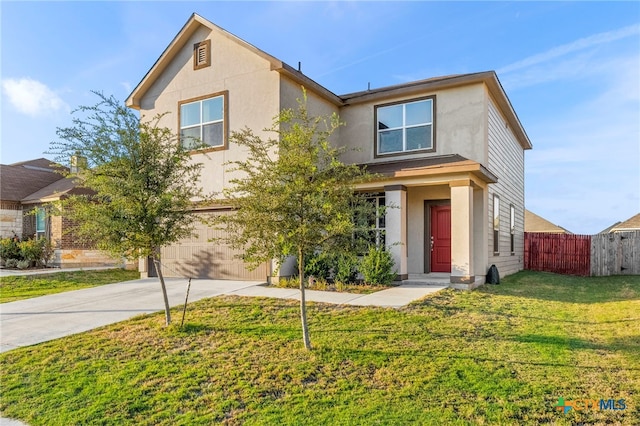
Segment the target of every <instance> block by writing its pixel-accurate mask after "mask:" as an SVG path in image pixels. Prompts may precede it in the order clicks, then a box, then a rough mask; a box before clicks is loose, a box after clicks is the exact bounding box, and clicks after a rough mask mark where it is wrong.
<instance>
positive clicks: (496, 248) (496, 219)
mask: <svg viewBox="0 0 640 426" xmlns="http://www.w3.org/2000/svg"><path fill="white" fill-rule="evenodd" d="M493 254H500V197H498V196H497V195H495V194H494V196H493Z"/></svg>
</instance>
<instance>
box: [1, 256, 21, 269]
mask: <svg viewBox="0 0 640 426" xmlns="http://www.w3.org/2000/svg"><path fill="white" fill-rule="evenodd" d="M18 262H19V261H18V259H15V258H13V259H6V260H5V261H4V267H5V268H15V267H17V266H18Z"/></svg>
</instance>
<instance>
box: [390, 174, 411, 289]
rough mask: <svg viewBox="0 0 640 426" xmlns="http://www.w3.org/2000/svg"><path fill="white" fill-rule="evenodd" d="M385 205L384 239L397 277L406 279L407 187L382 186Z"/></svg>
mask: <svg viewBox="0 0 640 426" xmlns="http://www.w3.org/2000/svg"><path fill="white" fill-rule="evenodd" d="M384 196H385V205H386V206H387V214H386V216H385V240H386V244H387V247H388V248H389V251H390V252H391V256H392V257H393V261H394V262H395V265H396V269H397V271H398V272H397V273H398V277H397V278H398V279H399V280H406V279H407V278H409V276H408V274H407V187H406V186H404V185H389V186H385V187H384Z"/></svg>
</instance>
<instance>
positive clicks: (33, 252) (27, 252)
mask: <svg viewBox="0 0 640 426" xmlns="http://www.w3.org/2000/svg"><path fill="white" fill-rule="evenodd" d="M18 247H19V248H20V253H21V255H22V258H23V259H24V260H26V261H27V262H28V263H29V265H30V266H31V265H34V266H40V265H46V264H47V262H48V261H49V259H51V255H52V254H53V250H52V247H51V243H50V242H49V240H47V239H46V238H41V239H39V240H36V239H32V240H24V241H21V242H19V243H18Z"/></svg>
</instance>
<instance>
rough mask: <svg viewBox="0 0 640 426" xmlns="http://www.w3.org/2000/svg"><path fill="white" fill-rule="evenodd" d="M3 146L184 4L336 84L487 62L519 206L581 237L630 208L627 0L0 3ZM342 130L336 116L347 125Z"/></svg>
mask: <svg viewBox="0 0 640 426" xmlns="http://www.w3.org/2000/svg"><path fill="white" fill-rule="evenodd" d="M0 8H1V9H0V15H1V16H0V18H1V27H2V29H1V31H2V32H1V43H2V44H1V48H2V50H1V64H0V65H1V68H0V72H1V73H0V77H1V80H2V85H1V87H2V103H1V110H0V115H1V120H2V121H1V137H2V139H1V151H0V161H1V162H2V163H3V164H9V163H13V162H17V161H24V160H28V159H33V158H38V157H42V156H45V157H46V155H44V152H45V151H46V150H47V148H48V146H49V143H50V142H51V141H52V140H55V138H56V135H55V130H56V128H57V127H61V126H65V125H68V124H69V122H70V111H71V110H72V109H73V108H75V107H77V106H79V105H92V104H93V103H95V101H96V98H95V96H94V95H92V94H91V92H90V91H91V90H99V91H103V92H104V93H106V94H113V95H114V96H116V97H117V98H119V99H122V100H124V99H125V98H126V97H127V95H128V94H129V93H130V91H131V89H132V88H133V87H135V85H136V84H137V83H138V82H139V81H140V79H141V78H142V77H143V76H144V75H145V73H146V72H147V71H148V70H149V68H150V67H151V66H152V65H153V63H154V62H155V60H156V59H157V58H158V56H159V55H160V54H161V53H162V51H163V50H164V48H165V47H166V46H167V45H168V43H169V42H170V41H171V40H172V38H173V37H174V36H175V34H176V33H177V32H178V31H179V30H180V28H181V27H182V26H183V25H184V23H185V22H186V21H187V19H188V18H189V16H190V15H191V13H193V12H196V13H198V14H200V15H202V16H203V17H205V18H207V19H209V20H210V21H212V22H214V23H216V24H217V25H219V26H221V27H223V28H225V29H226V30H227V31H230V32H231V33H233V34H235V35H237V36H239V37H241V38H243V39H244V40H246V41H248V42H249V43H251V44H253V45H255V46H257V47H258V48H260V49H262V50H264V51H266V52H268V53H269V54H271V55H273V56H275V57H277V58H279V59H281V60H283V61H284V62H287V63H289V64H290V65H292V66H295V67H297V64H298V62H299V61H300V62H302V71H303V72H304V73H305V74H306V75H308V76H309V77H311V78H312V79H314V80H316V81H317V82H318V83H320V84H322V85H324V86H325V87H327V88H328V89H329V90H331V91H333V92H334V93H336V94H345V93H350V92H355V91H359V90H364V89H366V88H367V85H368V84H369V83H370V84H371V88H377V87H382V86H387V85H391V84H398V83H403V82H407V81H411V80H417V79H423V78H429V77H435V76H441V75H448V74H459V73H471V72H479V71H487V70H495V71H496V72H497V73H498V77H499V79H500V81H501V82H502V85H503V86H504V88H505V90H506V92H507V95H508V96H509V98H510V100H511V103H512V104H513V106H514V108H515V110H516V112H517V114H518V116H519V118H520V120H521V122H522V124H523V125H524V127H525V129H526V131H527V133H528V135H529V137H530V139H531V141H532V142H533V145H534V149H533V150H531V151H528V152H527V153H526V157H525V158H526V195H525V199H526V207H527V208H528V209H530V210H532V211H533V212H535V213H537V214H539V215H541V216H543V217H545V218H546V219H548V220H550V221H552V222H554V223H556V224H558V225H561V226H563V227H565V228H567V229H569V230H570V231H572V232H575V233H587V234H592V233H596V232H599V231H601V230H602V229H604V228H605V227H607V226H609V225H611V224H612V223H614V222H616V221H619V220H625V219H627V218H629V217H631V216H633V215H634V214H636V213H639V212H640V2H360V1H350V2H337V1H334V2H229V3H227V2H193V3H191V2H168V1H163V2H153V1H145V2H125V1H112V2H75V1H74V2H13V1H2V2H1V3H0ZM347 125H348V123H347Z"/></svg>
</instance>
